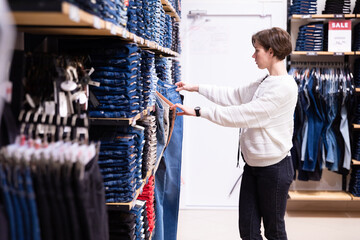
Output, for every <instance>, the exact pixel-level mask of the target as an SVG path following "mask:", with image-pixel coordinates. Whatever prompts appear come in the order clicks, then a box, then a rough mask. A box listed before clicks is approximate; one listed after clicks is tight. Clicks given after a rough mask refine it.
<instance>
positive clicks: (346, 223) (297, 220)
mask: <svg viewBox="0 0 360 240" xmlns="http://www.w3.org/2000/svg"><path fill="white" fill-rule="evenodd" d="M285 221H286V229H287V234H288V239H289V240H304V239H305V240H313V239H326V240H339V239H346V240H359V239H360V234H359V226H360V212H352V213H350V212H295V211H294V212H287V213H286V216H285ZM236 239H240V236H239V233H238V228H237V211H236V210H180V215H179V228H178V240H236ZM264 239H265V238H264Z"/></svg>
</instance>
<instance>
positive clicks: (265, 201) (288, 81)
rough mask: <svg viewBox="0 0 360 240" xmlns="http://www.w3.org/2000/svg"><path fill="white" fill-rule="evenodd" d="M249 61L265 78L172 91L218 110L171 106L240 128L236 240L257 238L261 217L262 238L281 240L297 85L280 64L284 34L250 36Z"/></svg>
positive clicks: (287, 48) (286, 49) (286, 47)
mask: <svg viewBox="0 0 360 240" xmlns="http://www.w3.org/2000/svg"><path fill="white" fill-rule="evenodd" d="M252 44H253V46H254V48H255V52H254V54H253V55H252V57H253V58H254V59H255V62H256V64H257V66H258V67H259V68H260V69H265V68H266V69H267V70H268V72H269V75H268V76H266V77H265V78H262V79H259V80H257V81H255V82H252V83H250V84H249V85H247V86H242V87H238V88H225V87H216V86H208V85H193V84H188V83H185V82H179V83H177V84H176V85H177V86H178V88H177V91H181V90H185V91H190V92H198V93H200V94H201V95H203V96H205V97H206V98H208V99H209V100H211V101H212V102H214V103H216V104H218V105H221V106H214V107H207V108H205V107H203V108H200V107H196V108H195V109H193V108H190V107H187V106H183V105H181V104H175V105H174V106H173V107H172V109H175V108H176V107H178V108H180V109H181V110H182V111H183V112H179V113H178V115H188V116H198V117H202V118H206V119H208V120H210V121H212V122H214V123H217V124H219V125H222V126H225V127H236V128H241V129H242V134H241V138H240V145H241V150H242V154H243V157H244V160H245V162H246V164H245V166H244V172H243V178H242V183H241V189H240V200H239V230H240V236H241V238H242V239H244V240H247V239H262V237H261V232H260V225H261V218H263V224H264V229H265V237H266V238H267V239H276V240H281V239H287V235H286V230H285V221H284V216H285V210H286V202H287V196H288V191H289V187H290V184H291V182H292V179H293V174H294V170H293V166H292V160H291V157H290V154H289V151H290V149H291V147H292V134H293V125H294V122H293V115H294V110H295V105H296V102H297V92H298V90H297V85H296V83H295V80H294V79H293V78H292V77H291V76H290V75H288V73H287V71H286V67H285V63H284V59H285V57H286V56H287V55H289V54H290V53H291V51H292V47H291V41H290V35H289V34H288V33H287V32H286V31H284V30H282V29H281V28H277V27H274V28H271V29H266V30H262V31H260V32H258V33H256V34H254V35H253V36H252Z"/></svg>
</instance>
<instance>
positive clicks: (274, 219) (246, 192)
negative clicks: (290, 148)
mask: <svg viewBox="0 0 360 240" xmlns="http://www.w3.org/2000/svg"><path fill="white" fill-rule="evenodd" d="M293 175H294V169H293V165H292V160H291V157H285V158H284V159H283V160H281V161H280V162H279V163H277V164H274V165H271V166H267V167H251V166H249V165H247V164H246V165H245V167H244V173H243V178H242V182H241V189H240V200H239V230H240V236H241V238H242V239H243V240H250V239H251V240H254V239H256V240H258V239H262V236H261V232H260V226H261V218H262V219H263V223H264V228H265V237H266V238H267V239H269V240H275V239H276V240H285V239H287V235H286V230H285V221H284V216H285V210H286V202H287V196H288V191H289V187H290V184H291V182H292V180H293Z"/></svg>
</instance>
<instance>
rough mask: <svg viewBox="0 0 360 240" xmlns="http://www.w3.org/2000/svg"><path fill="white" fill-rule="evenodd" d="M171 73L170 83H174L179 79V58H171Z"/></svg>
mask: <svg viewBox="0 0 360 240" xmlns="http://www.w3.org/2000/svg"><path fill="white" fill-rule="evenodd" d="M171 73H172V79H173V83H172V84H175V83H177V82H180V81H181V65H180V61H179V60H176V59H173V60H172V67H171Z"/></svg>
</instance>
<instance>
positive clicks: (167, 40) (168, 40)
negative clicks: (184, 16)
mask: <svg viewBox="0 0 360 240" xmlns="http://www.w3.org/2000/svg"><path fill="white" fill-rule="evenodd" d="M165 25H166V26H165V29H164V30H165V37H164V44H163V47H165V48H171V46H172V40H173V38H172V33H173V29H172V21H171V17H170V15H165Z"/></svg>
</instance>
